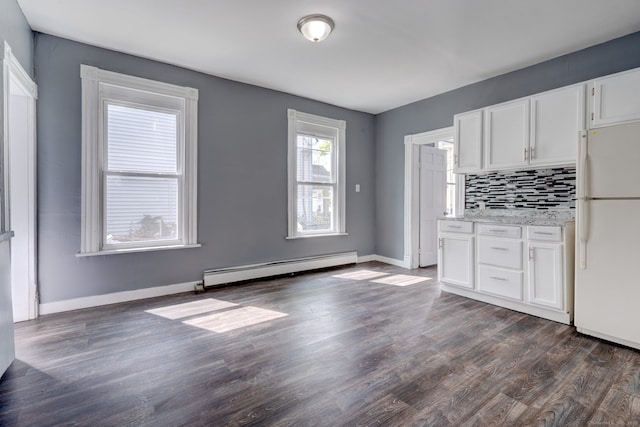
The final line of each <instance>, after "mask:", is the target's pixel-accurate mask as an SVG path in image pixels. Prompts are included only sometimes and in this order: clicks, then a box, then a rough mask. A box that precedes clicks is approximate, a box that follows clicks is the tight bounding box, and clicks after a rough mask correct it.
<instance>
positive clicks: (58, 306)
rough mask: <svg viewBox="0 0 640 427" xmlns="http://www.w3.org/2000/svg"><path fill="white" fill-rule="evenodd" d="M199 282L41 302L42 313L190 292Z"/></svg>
mask: <svg viewBox="0 0 640 427" xmlns="http://www.w3.org/2000/svg"><path fill="white" fill-rule="evenodd" d="M199 283H201V282H200V281H197V282H186V283H178V284H175V285H167V286H156V287H153V288H144V289H136V290H133V291H123V292H114V293H111V294H103V295H93V296H89V297H81V298H73V299H68V300H63V301H55V302H47V303H44V304H40V314H41V315H44V314H53V313H61V312H63V311H71V310H80V309H83V308H90V307H98V306H101V305H108V304H117V303H120V302H127V301H135V300H139V299H145V298H153V297H160V296H164V295H173V294H179V293H182V292H190V291H193V290H194V289H195V286H196V285H197V284H199Z"/></svg>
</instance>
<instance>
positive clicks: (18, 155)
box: [9, 84, 36, 322]
mask: <svg viewBox="0 0 640 427" xmlns="http://www.w3.org/2000/svg"><path fill="white" fill-rule="evenodd" d="M11 91H12V93H11V97H10V100H9V199H10V203H9V204H10V206H11V210H10V220H9V223H10V227H11V230H13V231H14V233H15V237H14V239H13V240H12V241H11V259H12V262H11V284H12V294H13V320H14V321H15V322H20V321H24V320H29V319H33V318H35V317H36V302H35V298H36V296H35V292H36V277H35V276H36V265H35V245H36V237H35V153H34V151H35V140H34V139H35V138H34V137H33V135H34V123H33V115H32V111H31V108H32V106H33V102H34V100H33V98H32V97H30V96H28V95H25V92H23V91H22V90H21V88H20V87H19V86H17V85H16V84H12V85H11Z"/></svg>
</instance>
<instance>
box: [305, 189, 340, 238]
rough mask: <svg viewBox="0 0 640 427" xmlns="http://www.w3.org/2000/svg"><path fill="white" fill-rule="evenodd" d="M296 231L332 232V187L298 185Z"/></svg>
mask: <svg viewBox="0 0 640 427" xmlns="http://www.w3.org/2000/svg"><path fill="white" fill-rule="evenodd" d="M297 202H298V204H297V217H298V225H297V227H298V231H303V232H304V231H334V224H333V214H332V213H333V187H329V186H317V185H302V184H301V185H298V200H297Z"/></svg>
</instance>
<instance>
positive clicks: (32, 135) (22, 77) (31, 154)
mask: <svg viewBox="0 0 640 427" xmlns="http://www.w3.org/2000/svg"><path fill="white" fill-rule="evenodd" d="M0 55H1V58H0V60H1V61H2V85H3V94H4V96H3V98H4V99H3V100H2V102H3V132H2V134H3V137H4V140H3V145H4V155H5V159H10V157H9V156H10V150H11V136H10V132H11V130H10V129H9V117H10V116H9V114H10V108H11V103H10V99H11V95H12V94H18V95H19V96H25V97H27V98H28V107H27V122H28V123H27V127H28V131H27V141H26V143H27V147H26V149H27V161H26V164H21V165H11V164H10V163H9V164H8V167H7V168H6V170H5V206H9V215H8V218H7V222H6V228H7V230H11V223H10V221H11V214H12V212H11V206H10V204H9V201H10V197H11V195H10V194H9V193H10V191H9V189H10V188H11V182H10V169H11V168H12V167H20V168H26V170H27V175H28V182H27V183H26V185H25V187H26V189H27V193H28V196H27V197H28V209H27V212H14V215H20V216H23V215H25V216H26V217H27V222H28V232H27V235H26V236H16V237H14V239H15V238H20V239H26V242H27V244H28V247H29V255H28V260H27V261H26V263H25V264H26V268H27V269H28V277H29V280H28V282H29V283H28V285H27V286H28V289H27V290H28V304H29V307H28V313H29V319H35V318H36V317H37V316H38V294H37V292H38V289H37V264H36V261H37V260H36V254H37V249H36V244H37V236H36V232H37V230H36V190H37V188H36V185H37V182H36V99H37V98H38V89H37V86H36V84H35V83H34V82H33V80H32V79H31V77H30V76H29V74H28V73H27V72H26V71H25V70H24V68H22V65H20V62H19V61H18V60H17V58H16V57H15V56H14V55H13V53H12V52H11V47H10V46H9V44H8V43H7V42H6V41H5V42H4V43H3V46H2V49H1V51H0ZM11 264H12V268H15V262H13V261H12V263H11Z"/></svg>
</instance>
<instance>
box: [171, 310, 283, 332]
mask: <svg viewBox="0 0 640 427" xmlns="http://www.w3.org/2000/svg"><path fill="white" fill-rule="evenodd" d="M285 316H288V314H286V313H280V312H278V311H272V310H266V309H264V308H258V307H252V306H248V307H239V308H235V309H233V310H228V311H223V312H222V313H214V314H210V315H207V316H200V317H197V318H195V319H189V320H184V321H183V322H182V323H184V324H187V325H191V326H196V327H198V328H202V329H206V330H208V331H211V332H218V333H222V332H228V331H233V330H235V329H240V328H244V327H245V326H251V325H256V324H258V323H262V322H267V321H269V320H273V319H278V318H280V317H285Z"/></svg>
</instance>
